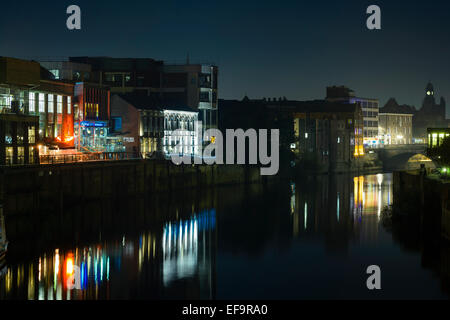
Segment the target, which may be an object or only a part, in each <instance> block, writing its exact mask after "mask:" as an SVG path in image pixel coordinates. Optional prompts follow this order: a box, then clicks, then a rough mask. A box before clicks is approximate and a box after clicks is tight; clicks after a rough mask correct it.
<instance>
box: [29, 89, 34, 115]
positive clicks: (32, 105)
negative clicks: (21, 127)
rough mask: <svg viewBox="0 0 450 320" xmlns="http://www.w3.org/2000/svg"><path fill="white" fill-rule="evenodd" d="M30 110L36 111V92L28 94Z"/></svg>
mask: <svg viewBox="0 0 450 320" xmlns="http://www.w3.org/2000/svg"><path fill="white" fill-rule="evenodd" d="M28 100H29V101H28V111H29V112H36V97H35V93H34V92H30V93H29V94H28Z"/></svg>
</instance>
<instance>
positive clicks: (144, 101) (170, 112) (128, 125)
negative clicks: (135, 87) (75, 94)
mask: <svg viewBox="0 0 450 320" xmlns="http://www.w3.org/2000/svg"><path fill="white" fill-rule="evenodd" d="M111 117H112V121H113V123H114V125H113V130H112V134H111V136H115V137H116V138H117V139H118V140H121V144H122V145H123V146H124V147H125V148H124V151H126V152H131V153H139V154H140V155H141V156H142V157H143V158H148V157H150V156H151V155H152V154H153V153H162V152H163V153H164V155H165V156H166V157H169V156H170V155H172V154H177V155H191V156H194V155H197V153H198V145H199V140H198V133H197V126H196V124H197V121H198V112H196V111H194V110H192V109H191V108H189V107H187V106H177V105H173V106H171V105H170V104H169V103H168V102H165V101H162V100H159V99H153V98H151V97H149V96H145V95H142V94H125V95H119V94H115V95H113V97H112V99H111ZM175 130H177V132H176V133H177V135H175Z"/></svg>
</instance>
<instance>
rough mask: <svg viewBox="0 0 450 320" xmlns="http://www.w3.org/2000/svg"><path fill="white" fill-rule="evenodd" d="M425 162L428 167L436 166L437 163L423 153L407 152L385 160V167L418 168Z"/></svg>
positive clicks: (395, 168) (396, 168) (393, 168)
mask: <svg viewBox="0 0 450 320" xmlns="http://www.w3.org/2000/svg"><path fill="white" fill-rule="evenodd" d="M421 164H424V165H425V167H426V168H432V169H434V168H436V163H434V161H433V160H432V159H430V158H428V157H427V156H426V155H424V154H423V153H415V152H405V153H400V154H397V155H395V156H393V157H390V158H388V159H386V160H385V163H384V165H385V168H386V169H391V170H417V169H420V165H421Z"/></svg>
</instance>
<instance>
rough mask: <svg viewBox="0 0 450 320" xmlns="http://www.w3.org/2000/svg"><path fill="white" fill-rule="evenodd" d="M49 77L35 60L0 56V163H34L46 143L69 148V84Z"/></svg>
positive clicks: (71, 128) (71, 95) (71, 97)
mask: <svg viewBox="0 0 450 320" xmlns="http://www.w3.org/2000/svg"><path fill="white" fill-rule="evenodd" d="M51 79H52V77H51V75H50V74H49V73H48V71H47V70H45V69H43V68H41V67H40V65H39V63H37V62H33V61H25V60H20V59H14V58H7V57H0V164H32V163H37V162H38V156H39V153H44V152H45V150H46V145H47V146H48V145H52V144H53V145H58V146H59V147H60V148H72V147H73V134H74V132H73V110H72V107H73V105H72V101H73V85H72V84H70V83H64V82H60V81H55V80H51ZM38 142H42V143H44V145H43V146H42V148H41V149H40V150H38Z"/></svg>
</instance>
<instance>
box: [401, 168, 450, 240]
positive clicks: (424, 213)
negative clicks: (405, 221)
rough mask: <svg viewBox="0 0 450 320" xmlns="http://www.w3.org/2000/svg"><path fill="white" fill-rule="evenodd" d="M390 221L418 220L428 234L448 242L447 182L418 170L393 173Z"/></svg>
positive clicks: (449, 204)
mask: <svg viewBox="0 0 450 320" xmlns="http://www.w3.org/2000/svg"><path fill="white" fill-rule="evenodd" d="M393 181H394V190H393V191H394V203H395V207H394V212H393V218H398V217H405V216H406V217H409V218H418V219H419V221H420V223H421V224H422V225H423V226H424V227H425V228H426V230H424V231H425V232H428V233H433V234H436V235H440V236H441V237H442V238H443V239H446V240H447V241H448V240H450V180H442V179H441V178H440V177H439V176H438V175H435V174H430V171H429V170H428V174H427V175H426V176H425V175H421V174H420V171H418V170H417V171H397V172H394V175H393Z"/></svg>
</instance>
